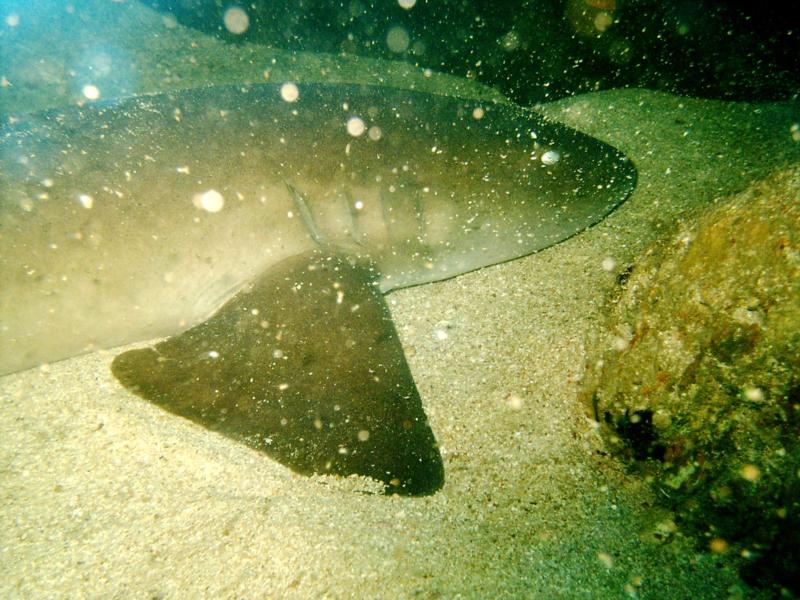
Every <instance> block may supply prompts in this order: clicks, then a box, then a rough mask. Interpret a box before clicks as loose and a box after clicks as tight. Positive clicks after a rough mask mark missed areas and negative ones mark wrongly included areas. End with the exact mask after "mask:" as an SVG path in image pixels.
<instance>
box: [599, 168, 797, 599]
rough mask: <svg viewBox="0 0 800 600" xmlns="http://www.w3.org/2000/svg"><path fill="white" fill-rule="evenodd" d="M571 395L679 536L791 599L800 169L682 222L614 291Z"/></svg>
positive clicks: (794, 545) (794, 579)
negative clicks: (632, 465) (581, 401)
mask: <svg viewBox="0 0 800 600" xmlns="http://www.w3.org/2000/svg"><path fill="white" fill-rule="evenodd" d="M623 286H624V287H623V290H622V292H621V296H620V298H619V299H618V301H617V302H616V304H615V305H614V306H613V308H612V309H611V315H610V321H609V323H610V327H609V331H608V335H607V336H605V338H604V339H603V340H602V342H601V343H600V347H599V349H598V350H597V354H596V356H595V358H596V359H597V360H596V362H595V363H594V364H592V366H591V367H590V368H589V373H588V376H587V378H586V382H587V383H586V387H585V389H584V395H585V398H586V401H587V404H588V405H589V406H590V410H591V411H592V413H593V415H594V416H595V418H597V419H598V420H599V421H601V422H602V423H603V424H604V430H605V431H606V433H607V435H606V436H605V439H606V441H607V444H608V446H609V447H610V448H612V449H613V450H614V451H616V452H618V453H621V454H622V455H623V456H625V457H626V458H628V459H631V460H632V461H636V463H637V465H638V466H640V467H642V468H643V469H644V470H645V471H646V472H647V474H648V476H649V477H651V478H652V481H653V485H654V486H655V487H656V489H657V491H658V493H657V496H658V497H660V498H661V499H663V501H664V502H665V503H667V504H668V505H669V506H670V507H671V508H673V509H674V510H675V512H676V521H677V522H678V523H679V525H680V526H682V529H683V532H684V533H687V534H698V535H700V536H702V538H701V539H704V542H703V543H704V544H705V545H706V546H707V547H708V548H709V549H710V550H711V551H715V552H725V553H727V554H728V555H729V556H732V557H733V556H736V557H738V558H737V560H741V561H742V566H743V571H742V572H743V575H744V577H745V579H746V580H748V581H749V582H750V583H752V584H754V585H757V586H771V585H777V586H780V587H783V588H785V589H787V590H792V592H793V593H798V592H800V576H799V575H798V574H797V569H796V566H797V564H798V560H800V548H799V546H800V515H799V514H798V508H799V507H800V441H799V440H800V166H795V167H794V168H792V169H789V170H786V171H782V172H779V173H776V174H774V175H773V176H771V177H769V178H767V179H766V180H764V181H761V182H759V183H756V184H754V185H752V186H751V187H750V188H749V189H747V190H745V191H744V192H742V193H740V194H739V195H737V196H735V197H733V198H731V199H727V200H722V201H719V202H717V203H716V204H715V206H713V207H710V208H708V209H706V210H704V211H701V212H693V213H691V214H689V215H687V216H686V217H685V218H684V219H683V220H682V222H681V223H680V224H679V226H678V228H677V231H676V232H675V233H674V234H673V235H671V236H670V237H669V239H666V240H664V241H663V242H661V243H659V244H656V245H655V246H654V247H652V248H650V250H649V251H648V252H647V254H646V255H645V257H644V258H643V260H642V261H641V262H640V264H637V265H636V266H635V267H634V268H633V270H632V271H631V272H630V275H629V277H628V278H627V281H626V282H624V283H623Z"/></svg>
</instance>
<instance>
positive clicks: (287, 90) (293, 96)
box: [281, 82, 300, 102]
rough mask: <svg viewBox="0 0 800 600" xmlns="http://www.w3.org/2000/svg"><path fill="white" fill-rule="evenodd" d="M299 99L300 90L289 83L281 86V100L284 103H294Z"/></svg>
mask: <svg viewBox="0 0 800 600" xmlns="http://www.w3.org/2000/svg"><path fill="white" fill-rule="evenodd" d="M299 97H300V90H299V89H298V88H297V86H296V85H295V84H293V83H291V82H289V83H284V84H283V85H282V86H281V98H283V99H284V100H285V101H286V102H294V101H296V100H297V99H298V98H299Z"/></svg>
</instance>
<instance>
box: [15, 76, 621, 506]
mask: <svg viewBox="0 0 800 600" xmlns="http://www.w3.org/2000/svg"><path fill="white" fill-rule="evenodd" d="M635 183H636V170H635V168H634V166H633V164H632V163H631V162H630V161H629V160H627V159H626V157H625V156H623V155H622V154H621V153H620V152H619V151H617V150H616V149H614V148H612V147H610V146H608V145H606V144H604V143H602V142H600V141H598V140H596V139H593V138H591V137H589V136H586V135H584V134H581V133H579V132H577V131H574V130H572V129H569V128H567V127H565V126H563V125H560V124H557V123H554V122H550V121H547V120H545V119H544V118H543V117H541V116H539V115H538V114H537V113H535V112H533V111H530V110H525V109H522V108H520V107H516V106H513V105H509V104H502V103H492V102H480V101H476V100H470V99H464V98H454V97H447V96H440V95H435V94H428V93H423V92H417V91H410V90H399V89H393V88H388V87H380V86H370V85H344V84H305V85H303V84H283V85H280V84H269V83H266V84H252V85H236V86H218V87H208V88H202V89H195V90H184V91H180V92H174V93H162V94H154V95H145V96H138V97H132V98H126V99H119V100H115V101H111V102H108V103H97V104H91V105H86V106H83V107H70V108H66V109H63V110H54V111H48V112H45V113H38V114H34V115H28V116H25V117H23V118H21V119H9V122H8V124H6V125H5V126H4V127H3V128H2V130H0V289H1V290H2V294H1V295H0V374H3V373H11V372H15V371H19V370H23V369H27V368H30V367H33V366H36V365H39V364H42V363H46V362H52V361H56V360H60V359H64V358H67V357H71V356H75V355H78V354H81V353H84V352H88V351H92V350H96V349H100V348H112V347H115V346H119V345H123V344H128V343H132V342H139V341H146V340H152V339H154V338H164V337H167V339H166V340H164V341H160V342H157V343H155V344H153V345H149V346H147V347H144V348H140V349H136V350H129V351H127V352H124V353H122V354H120V355H118V356H117V357H116V358H115V359H114V361H113V363H112V366H111V369H112V372H113V374H114V375H115V377H116V378H117V379H118V380H119V381H120V382H121V384H122V385H124V386H125V387H126V388H127V389H128V390H130V391H131V392H133V393H135V394H137V395H139V396H141V397H143V398H146V399H147V400H149V401H151V402H153V403H155V404H157V405H159V406H161V407H163V408H164V409H166V410H168V411H170V412H172V413H174V414H177V415H180V416H183V417H186V418H189V419H191V420H193V421H195V422H197V423H200V424H201V425H203V426H205V427H207V428H209V429H211V430H214V431H218V432H220V433H222V434H224V435H228V436H230V437H233V438H235V439H237V440H239V441H241V442H243V443H245V444H247V445H249V446H251V447H253V448H256V449H258V450H260V451H263V452H265V453H267V454H268V455H270V456H272V457H273V458H275V459H277V460H279V461H280V462H282V463H283V464H285V465H286V466H288V467H290V468H292V469H293V470H295V471H297V472H300V473H304V474H312V473H320V474H326V473H327V474H336V475H349V474H353V473H356V474H360V475H365V476H369V477H372V478H374V479H377V480H379V481H381V482H383V483H384V484H385V491H386V492H387V493H399V494H407V495H423V494H430V493H433V492H435V491H436V490H438V489H439V488H440V487H441V486H442V485H443V482H444V469H443V465H442V459H441V456H440V453H439V450H438V447H437V445H436V440H435V436H434V434H433V432H432V430H431V428H430V426H429V425H428V422H427V419H426V416H425V413H424V411H423V408H422V402H421V400H420V397H419V394H418V392H417V389H416V386H415V384H414V381H413V379H412V377H411V373H410V371H409V368H408V365H407V363H406V361H405V357H404V355H403V351H402V348H401V345H400V342H399V339H398V337H397V333H396V331H395V329H394V326H393V324H392V321H391V315H390V314H389V310H388V308H387V306H386V303H385V301H384V299H383V294H385V293H386V292H389V291H391V290H392V289H396V288H400V287H405V286H412V285H418V284H423V283H427V282H431V281H437V280H442V279H446V278H450V277H453V276H456V275H459V274H462V273H465V272H467V271H471V270H474V269H478V268H481V267H484V266H488V265H492V264H496V263H499V262H503V261H507V260H512V259H515V258H518V257H521V256H525V255H527V254H530V253H533V252H536V251H537V250H540V249H542V248H545V247H547V246H550V245H553V244H555V243H557V242H560V241H562V240H564V239H566V238H568V237H570V236H572V235H574V234H576V233H579V232H581V231H583V230H584V229H586V228H587V227H589V226H591V225H593V224H595V223H597V222H598V221H600V220H601V219H602V218H603V217H605V216H606V215H607V214H608V213H609V212H611V211H612V210H613V209H614V208H615V207H617V206H618V205H619V204H620V203H621V202H623V201H624V200H625V199H626V198H627V196H628V195H629V194H630V193H631V191H632V190H633V189H634V187H635Z"/></svg>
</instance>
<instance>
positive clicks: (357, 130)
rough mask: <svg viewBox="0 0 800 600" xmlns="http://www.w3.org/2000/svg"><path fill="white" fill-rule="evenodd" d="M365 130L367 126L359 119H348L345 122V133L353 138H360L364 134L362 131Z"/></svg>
mask: <svg viewBox="0 0 800 600" xmlns="http://www.w3.org/2000/svg"><path fill="white" fill-rule="evenodd" d="M366 129H367V126H366V125H365V124H364V121H362V120H361V118H359V117H350V119H349V120H348V121H347V133H349V134H350V135H352V136H353V137H358V136H360V135H361V134H363V133H364V131H366Z"/></svg>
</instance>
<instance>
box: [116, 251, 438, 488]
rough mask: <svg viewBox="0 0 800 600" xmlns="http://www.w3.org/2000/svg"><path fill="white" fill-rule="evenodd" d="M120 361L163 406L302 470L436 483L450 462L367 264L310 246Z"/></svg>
mask: <svg viewBox="0 0 800 600" xmlns="http://www.w3.org/2000/svg"><path fill="white" fill-rule="evenodd" d="M111 370H112V372H113V374H114V376H115V377H116V378H117V379H118V380H119V381H120V382H121V383H122V384H123V385H124V386H125V387H126V388H128V389H129V390H131V391H132V392H134V393H136V394H138V395H139V396H141V397H143V398H145V399H146V400H149V401H151V402H153V403H155V404H157V405H159V406H161V407H162V408H164V409H166V410H168V411H170V412H172V413H175V414H177V415H180V416H182V417H186V418H188V419H191V420H192V421H195V422H196V423H199V424H201V425H203V426H205V427H207V428H209V429H212V430H214V431H218V432H220V433H223V434H225V435H227V436H229V437H232V438H235V439H237V440H239V441H241V442H244V443H245V444H247V445H249V446H251V447H253V448H256V449H258V450H261V451H263V452H266V453H267V454H269V455H270V456H272V457H273V458H275V459H276V460H278V461H280V462H281V463H282V464H284V465H286V466H288V467H290V468H291V469H293V470H294V471H297V472H299V473H303V474H312V473H317V474H326V473H329V474H338V475H350V474H354V473H355V474H359V475H366V476H368V477H372V478H374V479H377V480H379V481H382V482H384V483H385V484H386V492H387V493H395V492H396V493H400V494H406V495H423V494H431V493H434V492H435V491H437V490H438V489H439V488H441V486H442V485H443V483H444V468H443V465H442V459H441V455H440V453H439V449H438V447H437V444H436V440H435V438H434V435H433V432H432V431H431V428H430V427H429V425H428V422H427V418H426V416H425V413H424V411H423V409H422V403H421V401H420V397H419V394H418V392H417V388H416V386H415V385H414V380H413V379H412V377H411V372H410V370H409V368H408V364H407V363H406V361H405V356H404V355H403V350H402V348H401V346H400V341H399V339H398V337H397V333H396V331H395V329H394V326H393V324H392V321H391V317H390V314H389V310H388V308H387V306H386V303H385V301H384V299H383V297H382V296H381V294H380V293H379V291H378V289H377V287H376V286H375V285H373V282H372V277H371V275H370V273H369V271H368V269H366V268H364V267H360V266H354V265H352V264H350V263H349V262H348V261H347V260H346V259H344V258H341V257H338V256H330V255H325V254H323V253H321V252H312V253H308V254H304V255H299V256H295V257H293V258H290V259H287V260H285V261H283V262H281V263H279V264H277V265H276V266H274V267H272V268H270V269H269V270H268V271H267V272H265V273H264V274H262V275H261V276H260V278H259V279H257V280H256V281H255V282H254V283H253V284H252V285H250V286H248V287H246V288H245V289H244V290H242V291H241V292H239V294H237V295H236V296H235V297H234V298H232V299H231V300H229V301H228V302H227V303H226V304H225V305H224V306H223V307H222V308H221V309H220V310H219V311H218V312H217V313H216V314H215V315H214V316H213V317H211V318H210V319H209V320H208V321H206V322H204V323H202V324H200V325H198V326H196V327H194V328H192V329H190V330H188V331H186V332H184V333H182V334H180V335H178V336H176V337H173V338H170V339H168V340H166V341H164V342H161V343H159V344H157V345H156V346H154V347H152V348H145V349H141V350H132V351H129V352H125V353H123V354H121V355H119V356H117V357H116V358H115V359H114V361H113V363H112V365H111Z"/></svg>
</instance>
